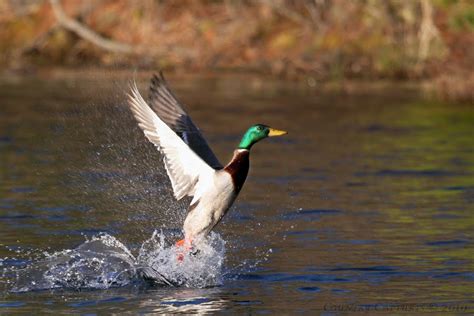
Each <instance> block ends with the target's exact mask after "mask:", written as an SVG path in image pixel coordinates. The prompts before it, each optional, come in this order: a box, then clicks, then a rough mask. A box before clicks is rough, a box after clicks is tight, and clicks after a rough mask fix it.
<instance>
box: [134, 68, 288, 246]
mask: <svg viewBox="0 0 474 316" xmlns="http://www.w3.org/2000/svg"><path fill="white" fill-rule="evenodd" d="M128 103H129V105H130V109H131V110H132V112H133V115H134V116H135V118H136V119H137V121H138V125H139V126H140V128H141V129H142V130H143V133H144V134H145V136H146V138H148V140H149V141H150V142H152V143H153V144H154V145H155V146H156V147H157V148H158V150H159V151H160V152H161V154H162V155H163V162H164V165H165V169H166V172H167V174H168V177H169V178H170V180H171V185H172V187H173V194H174V197H175V198H176V199H177V200H180V199H182V198H184V197H185V196H189V197H192V200H191V203H190V205H189V209H188V215H187V217H186V219H185V221H184V225H183V231H184V239H182V240H180V241H178V242H177V245H178V246H185V247H186V248H187V249H191V245H192V243H194V242H196V241H198V240H200V239H201V238H203V237H204V236H206V235H207V234H208V233H209V232H210V231H211V230H212V229H213V228H214V227H215V226H216V225H217V224H218V223H219V222H220V220H221V219H222V217H223V216H224V215H225V214H226V213H227V211H228V210H229V208H230V206H231V205H232V203H233V202H234V201H235V199H236V197H237V195H238V194H239V192H240V190H241V189H242V186H243V185H244V182H245V179H246V178H247V173H248V170H249V157H250V149H251V148H252V146H253V145H254V144H255V143H257V142H259V141H260V140H262V139H265V138H267V137H272V136H281V135H284V134H286V133H287V132H286V131H281V130H277V129H274V128H271V127H269V126H266V125H263V124H255V125H253V126H251V127H250V128H249V129H248V130H247V131H246V132H245V134H244V135H243V137H242V140H241V141H240V143H239V145H238V146H237V149H235V150H234V155H233V157H232V159H231V161H230V162H229V163H228V164H227V165H225V166H223V165H221V163H220V162H219V160H218V159H217V158H216V156H215V155H214V153H213V152H212V150H211V148H210V147H209V145H208V144H207V142H206V140H205V139H204V137H203V136H202V134H201V133H200V131H199V129H198V128H197V127H196V125H194V123H193V121H192V120H191V118H190V117H189V115H188V114H187V113H186V112H185V111H184V109H183V106H182V105H181V104H180V102H179V101H178V100H177V99H176V97H175V96H174V94H173V93H172V92H171V90H170V89H169V88H168V84H167V83H166V80H165V78H164V77H163V74H162V73H161V72H160V75H159V76H158V75H154V76H153V78H152V80H151V85H150V98H149V101H148V102H146V101H145V100H144V99H143V97H142V96H141V94H140V92H139V91H138V88H137V85H136V83H133V84H132V87H131V92H130V93H129V95H128Z"/></svg>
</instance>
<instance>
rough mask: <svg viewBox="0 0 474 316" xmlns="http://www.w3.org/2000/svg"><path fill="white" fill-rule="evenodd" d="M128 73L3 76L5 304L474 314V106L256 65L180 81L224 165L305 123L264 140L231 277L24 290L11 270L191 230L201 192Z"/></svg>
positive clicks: (0, 249) (239, 216)
mask: <svg viewBox="0 0 474 316" xmlns="http://www.w3.org/2000/svg"><path fill="white" fill-rule="evenodd" d="M130 77H132V75H130ZM130 77H127V78H116V77H111V78H108V77H103V76H100V77H97V76H90V77H84V76H81V77H61V78H57V77H54V76H51V77H50V76H47V75H42V76H40V77H39V78H19V79H15V80H11V79H9V80H5V79H3V80H2V82H1V83H0V99H1V105H0V158H1V159H0V269H1V270H0V271H1V273H2V274H1V279H0V280H1V282H0V290H1V294H0V314H2V313H12V312H24V313H28V312H30V313H31V312H38V311H41V312H45V313H46V312H51V313H61V312H74V313H80V314H91V313H92V314H94V313H97V314H101V313H111V312H116V313H119V312H125V311H129V312H134V313H152V312H185V313H193V312H201V313H206V312H213V313H215V312H217V311H219V312H220V313H229V314H231V313H236V312H237V313H248V314H260V313H262V314H265V313H272V314H274V313H278V314H282V313H283V314H285V313H286V314H290V313H291V314H293V313H303V314H311V313H314V312H324V311H326V312H328V313H329V314H332V313H338V312H340V311H343V310H346V311H347V310H349V311H350V310H353V309H355V308H359V309H365V310H371V309H372V310H383V309H385V310H390V309H392V311H394V310H395V311H396V310H397V309H396V308H403V307H404V306H405V308H417V311H418V312H419V311H437V312H442V313H444V312H453V313H456V312H468V311H470V312H472V306H473V302H474V301H473V290H474V286H473V281H474V270H473V255H472V253H473V250H474V249H473V236H472V235H473V234H472V232H473V231H474V219H473V215H472V212H473V207H472V205H473V201H474V180H473V179H474V177H473V175H474V174H473V173H474V164H473V162H474V155H473V135H474V115H473V107H472V105H466V104H464V105H463V104H446V103H441V102H437V101H427V100H423V99H422V98H421V97H420V96H419V95H418V93H416V91H412V90H410V89H406V88H400V87H397V86H389V87H386V88H384V89H378V90H376V91H373V92H364V93H362V92H361V93H357V94H355V95H346V94H344V93H335V92H334V93H331V92H323V91H321V90H319V89H317V88H307V87H304V86H302V85H300V84H296V83H284V82H276V81H275V82H273V81H269V80H268V79H261V78H256V77H250V76H232V77H228V76H220V77H219V76H217V77H216V76H206V77H186V78H178V77H170V78H169V81H170V82H171V85H172V86H173V87H174V88H175V91H176V94H177V95H178V96H179V98H180V99H181V100H182V101H183V102H184V103H185V104H186V105H187V110H188V112H189V113H190V114H191V116H192V117H193V119H194V121H195V123H196V124H197V125H198V126H199V127H200V128H201V129H202V130H203V132H204V134H205V135H206V137H207V138H208V139H209V143H210V144H211V146H212V147H213V149H214V150H215V152H216V153H217V155H218V157H219V158H220V159H221V161H223V162H226V161H227V160H228V159H230V157H231V154H232V150H233V148H234V147H235V145H236V144H237V143H238V141H239V140H240V136H241V134H242V133H243V132H244V131H245V130H246V128H247V127H248V126H249V125H252V124H254V123H265V124H267V125H270V126H274V127H276V128H280V129H285V130H288V131H289V134H288V135H287V136H285V137H284V138H279V139H271V140H265V141H263V142H261V143H259V144H258V145H256V146H254V148H253V151H252V157H251V159H252V161H251V171H250V175H249V179H248V181H247V183H246V185H245V186H244V189H243V191H242V192H241V195H240V197H239V198H238V200H237V202H236V203H235V205H234V207H233V209H232V211H231V212H230V213H229V215H228V216H227V218H226V219H225V220H224V221H223V223H222V224H221V225H220V226H219V227H218V229H217V233H218V234H219V236H220V238H222V240H224V241H225V255H224V257H223V258H224V262H223V267H222V271H221V275H220V277H222V280H221V281H220V282H218V283H217V284H215V285H214V286H210V287H201V286H189V287H178V288H173V287H165V288H161V287H152V286H148V285H146V284H142V283H134V282H131V283H130V284H128V285H126V286H121V287H111V288H108V289H102V290H97V289H96V290H94V289H83V290H77V289H76V290H74V289H67V288H66V289H64V288H63V289H61V288H59V289H55V290H45V291H29V292H25V293H12V292H11V291H10V290H11V289H12V287H13V286H14V284H15V282H17V280H16V279H15V278H14V277H12V274H11V273H10V272H11V271H12V270H17V269H19V268H24V267H28V266H31V265H33V264H34V263H35V262H38V261H41V260H44V259H45V258H47V257H48V256H50V255H51V254H53V253H55V252H60V251H64V250H67V249H74V248H75V247H78V246H79V245H81V244H83V243H84V241H85V240H86V239H90V238H94V236H98V235H99V234H101V233H105V234H108V235H109V236H113V237H114V238H116V239H117V240H119V241H120V242H121V243H122V244H123V245H125V246H126V248H127V249H128V250H129V251H130V252H131V253H132V254H133V255H134V256H135V255H137V254H138V251H139V249H140V247H141V246H142V244H143V242H144V241H146V240H147V239H149V238H150V237H151V235H152V234H153V232H154V231H155V230H157V229H158V230H160V229H164V230H165V231H167V232H168V233H170V234H175V235H176V236H177V235H179V232H180V227H181V223H182V221H183V220H184V217H185V209H186V206H187V204H186V201H183V202H175V201H174V199H173V197H172V194H171V189H170V184H169V181H168V179H167V177H166V174H165V173H164V170H163V167H162V164H161V159H160V156H159V154H158V153H157V152H156V150H155V148H154V147H153V145H151V144H149V143H148V142H147V141H146V140H145V138H144V136H143V134H142V133H141V131H140V130H139V128H138V127H137V126H136V123H135V122H134V120H133V118H132V116H131V115H130V113H129V111H128V109H127V108H126V107H125V106H124V95H123V90H125V89H126V87H127V80H128V79H129V78H130ZM137 77H138V79H139V82H140V87H141V89H142V91H143V92H144V94H146V89H147V88H146V84H147V83H146V76H143V77H142V76H137ZM187 202H189V201H187Z"/></svg>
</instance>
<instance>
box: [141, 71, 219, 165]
mask: <svg viewBox="0 0 474 316" xmlns="http://www.w3.org/2000/svg"><path fill="white" fill-rule="evenodd" d="M149 102H150V103H149V104H150V107H151V108H152V109H153V111H155V113H156V114H157V115H158V117H159V118H160V119H161V120H162V121H163V122H165V123H166V124H167V125H168V126H169V127H170V128H171V129H172V130H173V131H174V132H175V133H176V134H178V136H179V137H180V138H181V139H182V140H183V141H184V142H185V143H186V144H188V146H189V147H190V148H191V149H192V150H193V151H194V152H195V153H196V154H198V156H199V157H201V158H202V160H204V161H205V162H207V164H208V165H210V166H211V167H212V168H214V169H221V168H222V165H221V164H220V162H219V160H218V159H217V158H216V156H215V155H214V153H213V152H212V150H211V148H210V147H209V145H208V144H207V142H206V140H205V139H204V137H203V136H202V134H201V132H200V131H199V129H198V128H197V127H196V125H194V123H193V121H192V120H191V118H190V117H189V115H188V114H187V113H186V112H185V111H184V109H183V107H182V106H181V105H180V104H179V102H178V100H177V99H176V97H175V96H174V94H173V93H172V92H171V90H170V89H169V88H168V85H167V83H166V80H165V78H164V77H163V73H162V72H161V71H160V74H159V76H158V75H154V76H153V78H152V79H151V85H150V100H149Z"/></svg>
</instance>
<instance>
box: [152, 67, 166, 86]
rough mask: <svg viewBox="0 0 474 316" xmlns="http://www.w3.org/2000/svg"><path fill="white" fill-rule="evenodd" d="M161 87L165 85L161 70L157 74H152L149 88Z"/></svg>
mask: <svg viewBox="0 0 474 316" xmlns="http://www.w3.org/2000/svg"><path fill="white" fill-rule="evenodd" d="M161 85H166V79H165V76H164V75H163V71H162V70H160V71H159V72H158V74H156V73H155V74H153V76H152V77H151V87H159V86H161Z"/></svg>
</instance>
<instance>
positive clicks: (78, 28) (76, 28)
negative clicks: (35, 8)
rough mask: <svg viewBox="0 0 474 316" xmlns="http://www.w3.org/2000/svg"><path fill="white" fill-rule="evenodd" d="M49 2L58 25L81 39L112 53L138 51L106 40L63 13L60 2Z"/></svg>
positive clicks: (54, 0)
mask: <svg viewBox="0 0 474 316" xmlns="http://www.w3.org/2000/svg"><path fill="white" fill-rule="evenodd" d="M49 2H50V3H51V7H52V8H53V12H54V15H55V16H56V19H57V20H58V23H59V24H60V25H61V26H62V27H64V28H66V29H67V30H69V31H71V32H74V33H76V34H77V35H78V36H80V37H81V38H83V39H85V40H87V41H89V42H91V43H93V44H94V45H96V46H98V47H100V48H102V49H105V50H107V51H110V52H114V53H123V54H132V53H135V52H136V49H135V48H134V47H133V46H131V45H128V44H125V43H120V42H117V41H114V40H110V39H107V38H104V37H102V36H100V35H99V34H97V33H96V32H94V31H93V30H92V29H90V28H88V27H87V26H85V25H83V24H81V23H79V22H78V21H76V20H74V19H72V18H70V17H68V16H67V15H66V13H65V12H64V11H63V9H62V7H61V4H60V1H59V0H49Z"/></svg>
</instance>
